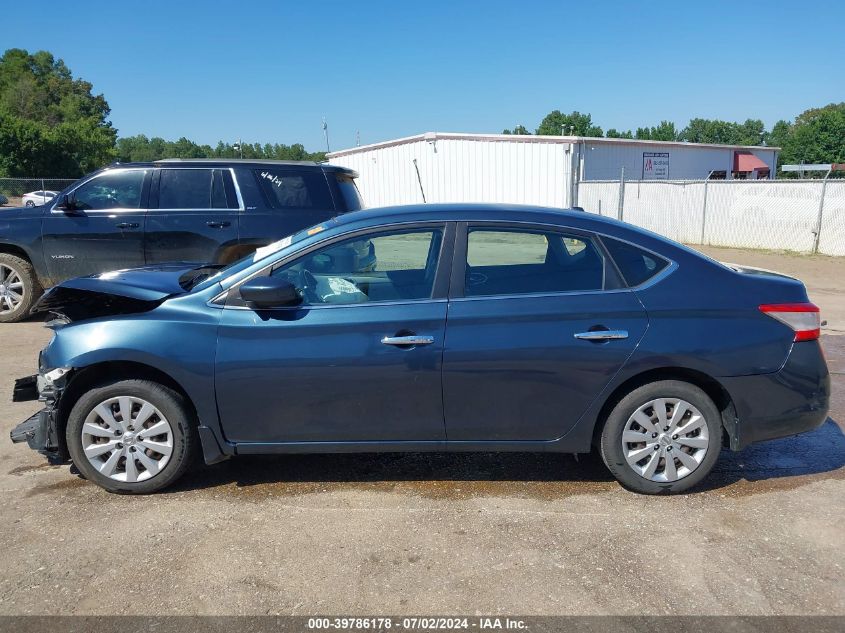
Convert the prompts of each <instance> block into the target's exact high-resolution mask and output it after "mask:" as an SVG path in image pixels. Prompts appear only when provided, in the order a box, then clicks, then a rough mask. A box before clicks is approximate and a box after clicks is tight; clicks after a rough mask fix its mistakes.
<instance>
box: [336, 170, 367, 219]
mask: <svg viewBox="0 0 845 633" xmlns="http://www.w3.org/2000/svg"><path fill="white" fill-rule="evenodd" d="M335 177H336V178H337V188H338V190H339V191H340V196H341V197H342V198H343V202H344V207H345V208H346V210H347V211H358V210H359V209H363V208H364V202H363V201H362V200H361V193H360V192H359V191H358V186H357V185H356V184H355V179H354V178H350V177H349V176H344V175H342V174H337V175H336V176H335Z"/></svg>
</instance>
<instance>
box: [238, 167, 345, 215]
mask: <svg viewBox="0 0 845 633" xmlns="http://www.w3.org/2000/svg"><path fill="white" fill-rule="evenodd" d="M254 173H255V178H256V180H257V181H258V184H259V186H260V187H261V190H262V191H263V192H264V195H265V197H266V198H267V202H268V204H269V205H270V207H271V208H273V209H334V204H333V203H332V198H331V194H330V193H329V187H328V183H327V182H326V178H325V176H324V175H323V172H322V171H319V172H297V171H286V170H278V169H256V170H255V172H254Z"/></svg>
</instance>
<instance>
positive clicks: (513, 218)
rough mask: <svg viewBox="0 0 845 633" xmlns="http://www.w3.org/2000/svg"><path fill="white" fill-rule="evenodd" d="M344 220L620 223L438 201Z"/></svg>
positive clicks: (548, 210) (567, 212)
mask: <svg viewBox="0 0 845 633" xmlns="http://www.w3.org/2000/svg"><path fill="white" fill-rule="evenodd" d="M338 220H339V221H340V222H342V223H347V222H358V221H367V220H369V221H371V223H373V224H378V223H381V222H394V221H400V222H425V221H431V222H435V221H441V222H449V221H452V222H462V221H467V222H469V221H491V222H497V221H498V222H503V221H504V222H508V221H509V222H534V223H540V224H547V223H550V224H558V223H561V222H564V221H567V222H566V223H567V224H569V223H570V222H575V223H577V224H579V225H580V224H583V223H584V221H585V220H586V222H587V223H598V224H602V225H604V224H619V222H616V221H614V220H610V219H609V218H605V217H602V216H597V215H593V214H589V213H585V212H584V211H582V210H580V209H559V208H554V207H540V206H531V205H521V204H499V203H489V204H484V203H455V204H447V203H437V204H409V205H397V206H388V207H372V208H367V209H362V210H360V211H352V212H350V213H345V214H343V215H341V216H339V217H338Z"/></svg>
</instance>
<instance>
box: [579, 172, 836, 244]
mask: <svg viewBox="0 0 845 633" xmlns="http://www.w3.org/2000/svg"><path fill="white" fill-rule="evenodd" d="M577 187H578V192H577V196H578V204H579V206H581V207H583V208H584V209H585V210H586V211H589V212H592V213H598V214H600V215H605V216H610V217H614V218H618V219H621V220H624V221H626V222H630V223H631V224H636V225H637V226H641V227H643V228H645V229H649V230H651V231H654V232H655V233H659V234H661V235H665V236H666V237H669V238H671V239H673V240H677V241H679V242H684V243H686V244H709V245H711V246H725V247H732V248H759V249H773V250H786V251H795V252H799V253H822V254H825V255H838V256H845V181H843V180H842V179H835V180H834V179H827V180H706V181H704V180H677V181H669V180H660V181H655V180H630V181H622V180H603V181H583V182H580V183H578V184H577Z"/></svg>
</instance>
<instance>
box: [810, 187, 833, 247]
mask: <svg viewBox="0 0 845 633" xmlns="http://www.w3.org/2000/svg"><path fill="white" fill-rule="evenodd" d="M828 176H830V171H828V172H827V173H826V174H825V176H824V180H822V191H821V195H820V196H819V216H818V218H817V219H816V230H815V236H814V237H813V254H814V255H815V254H816V253H818V252H819V241H820V240H821V237H822V217H823V216H824V195H825V190H826V189H827V177H828Z"/></svg>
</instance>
